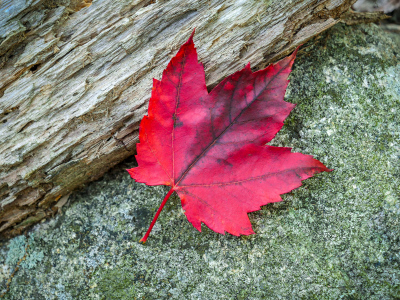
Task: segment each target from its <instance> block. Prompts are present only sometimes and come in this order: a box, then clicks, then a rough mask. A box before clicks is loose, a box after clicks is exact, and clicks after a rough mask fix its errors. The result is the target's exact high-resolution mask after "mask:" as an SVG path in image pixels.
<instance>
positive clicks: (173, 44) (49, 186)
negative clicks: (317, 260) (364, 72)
mask: <svg viewBox="0 0 400 300" xmlns="http://www.w3.org/2000/svg"><path fill="white" fill-rule="evenodd" d="M26 2H27V4H25V1H22V0H4V1H2V2H1V3H0V55H1V59H0V66H1V70H0V97H1V98H0V141H1V144H0V207H1V212H0V232H1V235H2V238H8V237H11V236H13V235H15V234H19V233H21V232H22V231H23V230H24V229H25V228H27V227H29V226H31V225H32V224H35V223H37V222H39V221H40V220H42V219H44V218H46V217H48V216H51V215H53V214H54V213H55V212H56V211H57V207H56V204H57V201H59V200H60V199H61V198H62V196H63V195H66V194H68V193H69V192H70V191H72V190H73V189H76V188H77V187H79V186H81V185H83V184H84V183H86V182H89V181H91V180H94V179H96V178H99V177H100V176H101V175H102V174H103V173H104V172H105V171H107V170H108V169H109V168H111V167H112V166H113V165H115V164H117V163H118V162H120V161H122V160H123V159H125V158H126V157H128V156H130V155H132V154H133V153H134V152H135V143H136V142H137V141H138V126H139V121H140V120H141V118H142V116H143V115H144V114H145V112H146V111H147V101H148V99H149V97H150V91H151V86H152V78H153V77H155V78H160V77H161V72H162V70H163V69H164V68H165V66H166V65H167V63H168V61H169V60H170V57H171V56H173V55H174V54H175V52H176V51H177V50H178V46H179V45H180V44H182V43H183V42H184V40H185V39H186V37H187V36H188V34H189V33H190V32H191V31H192V30H193V28H196V33H197V36H196V38H197V39H198V40H200V41H201V43H198V44H197V45H198V53H199V58H200V60H201V61H202V62H204V65H205V69H206V74H207V84H208V85H209V86H210V87H212V86H215V85H216V84H217V83H218V82H219V81H220V80H221V79H222V78H224V77H226V76H227V75H229V74H231V73H233V72H234V71H237V70H239V69H240V68H242V67H243V66H244V65H245V64H246V63H247V62H251V63H252V65H253V66H257V67H264V66H265V65H266V64H268V63H270V62H272V61H275V60H277V59H278V58H280V57H282V56H284V55H287V54H288V53H289V52H291V51H292V50H293V49H294V48H295V47H296V46H297V45H299V44H301V43H304V42H305V41H306V40H308V39H309V38H311V37H313V36H315V35H317V34H319V33H320V32H322V31H324V30H326V29H327V28H329V27H331V26H333V25H334V24H336V23H337V22H339V21H340V18H341V16H342V14H343V13H345V12H346V11H347V10H348V9H349V7H350V5H351V4H352V3H353V2H354V0H326V1H317V0H313V1H312V0H307V1H297V2H292V1H287V2H286V1H259V0H251V1H220V0H215V1H212V0H211V1H210V0H203V1H199V0H191V1H182V0H171V1H157V2H156V1H111V0H97V1H95V2H94V3H93V4H91V3H90V1H89V0H86V1H85V0H70V1H68V0H51V1H50V0H31V1H26ZM90 4H91V5H90Z"/></svg>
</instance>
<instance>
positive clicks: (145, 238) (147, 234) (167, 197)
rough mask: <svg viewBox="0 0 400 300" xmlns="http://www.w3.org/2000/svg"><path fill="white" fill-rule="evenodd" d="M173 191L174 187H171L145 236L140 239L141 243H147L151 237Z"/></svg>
mask: <svg viewBox="0 0 400 300" xmlns="http://www.w3.org/2000/svg"><path fill="white" fill-rule="evenodd" d="M173 192H174V188H171V189H170V190H169V192H168V194H166V195H165V197H164V200H163V202H161V205H160V207H159V208H158V210H157V212H156V215H155V216H154V218H153V221H151V224H150V227H149V229H147V232H146V234H145V235H144V237H142V238H141V239H140V241H139V243H140V242H142V243H143V244H144V243H146V241H147V238H148V237H149V235H150V232H151V230H152V229H153V226H154V224H155V223H156V221H157V219H158V216H159V215H160V213H161V211H162V210H163V208H164V205H165V203H167V200H168V199H169V197H170V196H171V195H172V193H173Z"/></svg>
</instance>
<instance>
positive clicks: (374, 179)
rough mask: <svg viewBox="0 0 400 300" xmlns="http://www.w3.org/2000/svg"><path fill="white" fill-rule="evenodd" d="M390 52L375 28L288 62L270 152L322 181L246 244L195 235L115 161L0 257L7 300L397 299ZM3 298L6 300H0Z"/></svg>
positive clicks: (395, 133) (313, 46) (397, 150)
mask: <svg viewBox="0 0 400 300" xmlns="http://www.w3.org/2000/svg"><path fill="white" fill-rule="evenodd" d="M399 49H400V47H399V45H397V44H395V43H394V42H392V41H391V40H390V39H389V38H388V37H387V35H386V34H385V33H384V32H382V31H381V30H380V29H379V28H378V27H377V26H375V25H362V26H355V27H346V26H343V25H338V26H335V27H334V28H333V29H331V30H329V31H328V32H326V33H325V34H324V35H321V36H320V38H318V39H316V40H314V41H312V42H310V43H309V44H308V45H306V46H304V47H303V49H302V50H301V51H300V52H299V55H298V58H297V60H296V62H295V65H294V70H293V72H292V74H291V76H290V79H291V83H290V85H289V88H288V91H287V95H286V100H287V101H290V102H293V103H297V107H296V108H295V109H294V111H293V112H292V113H291V115H290V116H289V118H288V119H287V121H286V123H285V126H284V128H283V129H282V130H281V132H280V133H279V134H278V135H277V137H276V138H275V139H274V141H273V143H271V144H273V145H277V146H290V147H293V148H294V149H293V151H298V152H302V153H306V154H312V155H314V156H315V157H316V158H317V159H319V160H320V161H322V162H323V163H324V164H326V165H327V166H328V167H329V168H333V169H334V171H333V172H331V173H323V174H319V175H317V176H315V177H314V178H311V179H308V180H306V181H304V182H303V186H302V187H300V188H298V189H297V190H295V191H293V192H291V193H289V194H286V195H284V196H283V198H284V201H283V202H280V203H275V204H271V205H267V206H265V207H264V208H263V209H262V210H261V211H258V212H254V213H251V214H250V219H251V222H252V224H253V227H254V230H255V232H256V234H255V235H252V236H242V237H239V238H238V237H234V236H230V235H229V234H227V235H225V236H223V235H220V234H217V233H214V232H212V231H211V230H209V229H208V228H206V227H205V226H203V228H202V231H203V232H202V233H200V232H198V231H196V230H195V229H194V228H193V227H192V226H191V225H190V223H189V222H188V221H187V220H186V217H185V216H184V214H183V211H182V209H181V206H180V203H179V199H178V198H177V197H176V196H175V197H172V199H171V200H170V201H169V202H168V203H167V205H166V207H165V208H164V210H163V212H162V213H161V216H160V218H159V220H158V222H157V223H156V226H155V227H154V229H153V232H152V235H151V236H150V238H149V240H148V243H147V244H146V245H142V244H139V243H138V240H139V239H140V238H141V237H142V236H143V234H144V233H145V231H146V229H147V227H148V225H149V223H150V221H151V219H152V217H153V216H154V213H155V211H156V209H157V208H158V205H159V204H160V202H161V200H162V198H163V196H164V195H165V194H166V192H167V191H168V188H165V187H147V186H145V185H143V184H138V183H135V182H134V181H133V180H131V179H130V177H129V175H128V174H127V173H126V172H125V171H124V170H123V169H124V168H126V167H133V164H134V161H133V160H131V161H127V162H125V165H121V166H119V167H118V168H116V169H114V170H113V171H112V172H109V173H108V174H107V175H105V176H104V178H103V179H101V180H100V181H97V182H94V183H92V184H90V185H89V186H87V187H86V188H85V189H84V190H82V191H80V192H77V193H75V194H73V195H72V196H71V199H70V200H69V204H67V205H66V206H65V207H63V215H61V216H58V217H57V218H56V219H53V220H50V221H48V222H47V223H44V224H41V225H39V226H37V227H36V228H35V230H34V232H33V233H30V234H29V238H28V239H27V238H25V237H16V238H14V239H13V240H11V241H9V242H8V243H5V244H4V245H3V246H2V247H1V248H0V261H1V263H2V264H3V269H2V270H1V272H0V281H1V282H2V283H3V287H5V283H6V280H7V279H8V276H9V275H10V273H11V272H12V270H13V269H14V268H15V264H16V263H17V261H18V260H19V259H20V257H21V255H22V256H23V255H24V253H23V252H24V251H25V246H26V243H27V242H28V243H29V245H30V246H29V249H28V251H27V255H26V261H24V262H23V263H21V266H20V269H19V270H18V271H17V272H16V274H15V276H14V278H13V280H12V283H11V284H10V291H9V292H8V293H7V294H6V297H5V298H6V299H165V298H172V299H341V298H342V299H343V298H344V299H394V298H398V297H400V268H399V264H400V251H399V250H400V244H399V238H400V232H399V230H398V229H399V225H400V200H399V199H400V194H399V188H398V187H399V185H400V161H399V154H400V145H399V143H400V118H399V109H400V108H399V107H400V76H399V75H398V74H400V64H399V61H400V50H399ZM3 289H5V288H3Z"/></svg>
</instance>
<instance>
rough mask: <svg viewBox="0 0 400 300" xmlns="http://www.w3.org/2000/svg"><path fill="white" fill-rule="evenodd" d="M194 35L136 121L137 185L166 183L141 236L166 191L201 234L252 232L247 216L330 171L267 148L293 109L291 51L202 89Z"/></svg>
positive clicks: (155, 86)
mask: <svg viewBox="0 0 400 300" xmlns="http://www.w3.org/2000/svg"><path fill="white" fill-rule="evenodd" d="M193 34H194V31H193V33H192V35H191V36H190V38H189V40H188V41H187V42H186V43H185V44H183V45H182V47H181V48H180V50H179V52H178V53H177V55H176V56H175V57H174V58H172V60H171V61H170V63H169V64H168V66H167V68H166V70H164V72H163V76H162V79H161V81H158V80H156V79H154V81H153V90H152V95H151V98H150V103H149V109H148V116H144V117H143V119H142V121H141V124H140V133H139V139H140V143H139V144H138V145H137V153H138V154H137V155H136V159H137V162H138V164H139V166H138V167H137V168H133V169H130V170H127V171H128V172H129V173H130V175H131V176H132V178H133V179H135V180H136V181H137V182H143V183H146V184H147V185H169V186H171V190H170V191H169V192H168V194H167V195H166V196H165V198H164V200H163V202H162V203H161V205H160V207H159V209H158V211H157V213H156V215H155V217H154V219H153V221H152V223H151V225H150V227H149V229H148V231H147V233H146V235H145V236H144V237H143V238H142V239H141V241H142V242H146V240H147V238H148V236H149V234H150V231H151V229H152V228H153V225H154V223H155V221H156V220H157V218H158V216H159V214H160V212H161V210H162V209H163V207H164V205H165V203H166V202H167V200H168V198H169V197H170V196H171V194H172V193H173V192H174V191H175V192H177V193H178V195H179V197H180V199H181V202H182V208H183V210H184V212H185V215H186V217H187V219H188V220H189V222H190V223H192V224H193V226H194V227H195V228H196V229H198V230H199V231H201V223H204V224H206V225H207V226H208V227H209V228H210V229H211V230H214V231H216V232H219V233H222V234H224V233H225V231H226V232H229V233H230V234H233V235H237V236H238V235H241V234H243V235H249V234H253V233H254V231H253V230H252V227H251V223H250V221H249V218H248V216H247V213H249V212H252V211H256V210H259V209H260V206H262V205H266V204H268V203H272V202H277V201H281V200H282V199H281V197H280V195H281V194H284V193H287V192H289V191H291V190H293V189H295V188H297V187H299V186H301V180H304V179H306V178H309V177H311V176H313V175H314V174H316V173H319V172H323V171H331V170H330V169H328V168H326V167H325V166H324V165H323V164H322V163H321V162H319V161H318V160H316V159H314V158H313V157H312V156H311V155H304V154H301V153H292V152H291V148H282V147H273V146H269V145H266V143H268V142H269V141H271V140H272V139H273V138H274V136H275V135H276V133H277V132H278V131H279V130H280V129H281V128H282V126H283V121H284V120H285V119H286V117H287V116H288V115H289V113H290V111H291V110H292V109H293V108H294V107H295V104H292V103H288V102H285V101H284V100H283V98H284V95H285V91H286V87H287V85H288V83H289V81H288V80H287V77H288V76H289V73H290V71H291V67H292V64H293V61H294V58H295V56H296V52H297V49H296V51H295V52H294V53H293V54H292V55H291V56H289V57H286V58H284V59H282V60H281V61H279V62H278V63H276V64H273V65H269V66H268V67H267V68H265V69H264V70H261V71H258V72H254V73H253V72H252V71H251V69H250V64H248V65H247V66H246V67H245V68H244V69H243V70H241V71H238V72H236V73H234V74H232V75H230V76H228V77H227V78H225V79H224V80H223V81H222V82H221V83H220V84H219V85H218V86H217V87H215V88H214V89H213V90H212V91H211V92H210V93H208V92H207V88H206V82H205V74H204V68H203V65H202V64H201V63H199V62H198V61H197V52H196V49H195V47H194V44H193Z"/></svg>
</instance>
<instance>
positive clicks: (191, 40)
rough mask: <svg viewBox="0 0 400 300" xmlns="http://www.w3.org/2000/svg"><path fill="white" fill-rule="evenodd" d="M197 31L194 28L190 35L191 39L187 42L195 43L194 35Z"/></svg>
mask: <svg viewBox="0 0 400 300" xmlns="http://www.w3.org/2000/svg"><path fill="white" fill-rule="evenodd" d="M195 31H196V28H194V29H193V31H192V34H191V35H190V37H189V39H188V40H187V43H193V36H194V33H195Z"/></svg>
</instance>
